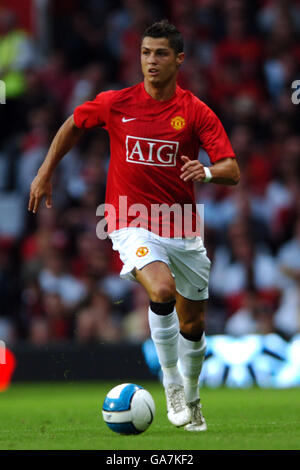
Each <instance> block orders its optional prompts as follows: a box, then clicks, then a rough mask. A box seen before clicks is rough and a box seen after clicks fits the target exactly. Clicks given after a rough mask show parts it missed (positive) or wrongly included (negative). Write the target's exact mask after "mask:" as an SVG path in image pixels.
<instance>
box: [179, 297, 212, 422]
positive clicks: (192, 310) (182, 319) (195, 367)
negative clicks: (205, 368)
mask: <svg viewBox="0 0 300 470" xmlns="http://www.w3.org/2000/svg"><path fill="white" fill-rule="evenodd" d="M205 306H206V300H198V301H197V300H189V299H186V298H185V297H183V296H182V295H180V294H179V293H178V292H177V294H176V309H177V313H178V317H179V324H180V334H179V350H178V354H179V361H180V365H181V372H182V375H183V384H184V390H185V397H186V401H187V404H188V406H189V408H190V410H191V423H190V424H187V426H185V429H186V430H188V431H205V430H206V423H205V419H204V418H203V415H202V412H201V404H200V395H199V377H200V373H201V369H202V365H203V361H204V358H205V351H206V341H205Z"/></svg>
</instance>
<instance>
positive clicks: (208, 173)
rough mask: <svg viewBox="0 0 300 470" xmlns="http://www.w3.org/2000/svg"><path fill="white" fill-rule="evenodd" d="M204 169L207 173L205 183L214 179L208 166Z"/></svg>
mask: <svg viewBox="0 0 300 470" xmlns="http://www.w3.org/2000/svg"><path fill="white" fill-rule="evenodd" d="M203 170H204V173H205V178H204V180H203V183H209V182H210V180H211V179H212V174H211V171H210V169H209V168H208V167H207V166H204V167H203Z"/></svg>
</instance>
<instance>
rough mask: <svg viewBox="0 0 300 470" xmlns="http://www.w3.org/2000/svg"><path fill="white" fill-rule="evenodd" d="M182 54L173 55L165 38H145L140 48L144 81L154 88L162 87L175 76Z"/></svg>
mask: <svg viewBox="0 0 300 470" xmlns="http://www.w3.org/2000/svg"><path fill="white" fill-rule="evenodd" d="M183 59H184V53H183V52H182V53H179V54H177V55H176V54H175V51H174V49H172V48H171V46H170V44H169V40H168V39H167V38H151V37H148V36H146V37H145V38H144V39H143V42H142V46H141V64H142V72H143V75H144V77H145V79H146V80H147V81H148V82H149V83H151V84H152V85H154V86H163V85H164V84H167V83H168V82H169V81H170V80H172V79H174V77H176V75H177V71H178V67H179V66H180V64H181V63H182V62H183Z"/></svg>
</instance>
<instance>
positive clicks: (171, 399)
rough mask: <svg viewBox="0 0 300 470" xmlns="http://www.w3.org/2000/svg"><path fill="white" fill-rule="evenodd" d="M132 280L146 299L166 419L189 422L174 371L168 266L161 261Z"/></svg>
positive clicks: (174, 334)
mask: <svg viewBox="0 0 300 470" xmlns="http://www.w3.org/2000/svg"><path fill="white" fill-rule="evenodd" d="M134 275H135V278H136V280H137V281H138V282H139V283H140V284H142V285H143V286H144V288H145V289H146V291H147V293H148V295H149V299H150V306H149V326H150V331H151V337H152V340H153V342H154V344H155V347H156V351H157V355H158V359H159V362H160V365H161V368H162V372H163V385H164V388H165V392H166V398H167V408H168V418H169V420H170V421H171V423H172V424H174V425H175V426H183V425H185V424H187V423H188V422H189V421H190V411H189V409H188V408H187V407H186V402H185V395H184V388H183V383H182V378H181V375H180V373H179V370H178V365H177V363H178V338H179V322H178V316H177V312H176V309H175V301H176V300H175V298H176V286H175V282H174V278H173V276H172V274H171V271H170V269H169V267H168V265H167V264H166V263H164V262H161V261H155V262H152V263H150V264H147V265H146V266H145V267H143V268H142V269H135V271H134Z"/></svg>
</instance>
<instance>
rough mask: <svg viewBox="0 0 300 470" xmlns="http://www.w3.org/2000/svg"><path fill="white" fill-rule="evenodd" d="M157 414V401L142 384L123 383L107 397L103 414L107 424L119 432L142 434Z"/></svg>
mask: <svg viewBox="0 0 300 470" xmlns="http://www.w3.org/2000/svg"><path fill="white" fill-rule="evenodd" d="M154 414H155V403H154V400H153V398H152V396H151V394H150V393H149V392H147V390H145V389H144V388H143V387H141V386H140V385H136V384H129V383H126V384H121V385H117V386H116V387H114V388H113V389H112V390H110V391H109V392H108V394H107V395H106V397H105V400H104V403H103V407H102V415H103V419H104V421H105V422H106V424H107V426H108V427H109V428H110V429H111V430H112V431H114V432H116V433H119V434H140V433H141V432H143V431H146V429H148V428H149V426H150V424H151V423H152V421H153V418H154Z"/></svg>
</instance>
